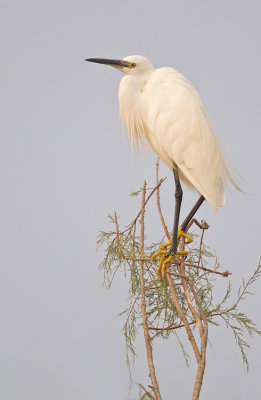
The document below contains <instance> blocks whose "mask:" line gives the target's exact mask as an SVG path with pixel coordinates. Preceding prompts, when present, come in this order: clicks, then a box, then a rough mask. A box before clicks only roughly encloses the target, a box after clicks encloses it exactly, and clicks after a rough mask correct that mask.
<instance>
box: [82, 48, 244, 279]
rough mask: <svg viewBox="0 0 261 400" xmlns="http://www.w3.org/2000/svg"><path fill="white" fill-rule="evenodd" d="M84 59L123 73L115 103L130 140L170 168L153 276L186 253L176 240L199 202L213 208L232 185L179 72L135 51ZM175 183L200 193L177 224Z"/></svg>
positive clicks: (212, 136)
mask: <svg viewBox="0 0 261 400" xmlns="http://www.w3.org/2000/svg"><path fill="white" fill-rule="evenodd" d="M86 61H91V62H94V63H99V64H106V65H110V66H112V67H115V68H117V69H119V70H120V71H122V72H123V73H124V74H125V76H124V77H123V78H122V80H121V82H120V87H119V105H120V114H121V118H122V122H123V125H124V126H125V127H126V129H127V131H128V132H129V134H130V138H131V143H132V145H134V146H136V145H143V144H144V143H145V142H148V143H149V144H150V145H151V147H152V148H153V150H154V151H155V153H156V154H157V155H158V156H159V157H160V159H161V160H162V161H163V162H164V163H165V164H166V165H167V166H168V167H169V168H170V169H171V170H172V171H173V174H174V180H175V185H176V191H175V199H176V201H175V214H174V226H173V233H172V239H171V240H170V241H169V242H168V243H166V244H164V245H163V246H161V247H160V249H159V251H158V253H156V254H155V255H154V256H160V265H159V276H161V275H162V274H163V275H164V274H165V268H166V264H167V263H168V262H170V261H171V259H172V257H173V256H175V255H186V254H187V253H186V252H179V251H177V246H178V242H179V239H180V237H182V236H184V237H186V238H187V240H188V242H191V241H192V239H191V238H190V237H189V236H188V235H187V234H185V230H186V228H187V225H188V224H189V222H190V220H191V219H192V217H193V216H194V214H195V213H196V212H197V210H198V209H199V207H200V205H201V204H202V203H203V201H204V200H206V201H207V202H208V203H209V204H210V206H211V207H212V208H213V209H214V210H215V211H217V209H218V207H222V206H224V204H225V192H224V188H225V185H226V182H227V181H230V182H231V183H232V184H233V185H234V186H235V187H237V186H236V184H235V182H234V180H233V179H232V176H231V174H230V172H229V168H228V165H227V162H226V159H225V156H224V152H223V150H222V147H221V145H220V143H219V140H218V138H217V136H216V134H215V132H214V131H213V128H212V126H211V124H210V122H209V119H208V116H207V113H206V111H205V109H204V106H203V104H202V101H201V99H200V97H199V95H198V93H197V92H196V90H195V89H194V88H193V87H192V86H191V84H190V83H189V81H188V80H187V79H186V78H185V77H184V76H183V75H182V74H180V73H179V72H178V71H176V70H175V69H173V68H158V69H154V67H153V65H152V64H151V62H150V61H149V60H148V59H147V58H146V57H143V56H138V55H137V56H129V57H125V58H123V59H122V60H110V59H103V58H89V59H87V60H86ZM180 181H182V182H184V183H185V184H186V185H187V186H189V187H191V188H194V189H196V190H197V191H198V193H199V194H200V197H199V200H198V201H197V203H196V204H195V206H194V207H193V208H192V210H191V212H190V213H189V215H188V216H187V218H186V219H185V220H184V222H183V223H182V224H181V226H180V228H178V226H179V215H180V207H181V202H182V193H183V192H182V187H181V184H180ZM168 246H170V249H169V251H167V250H166V248H167V247H168Z"/></svg>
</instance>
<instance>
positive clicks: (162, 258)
mask: <svg viewBox="0 0 261 400" xmlns="http://www.w3.org/2000/svg"><path fill="white" fill-rule="evenodd" d="M181 237H185V238H186V239H187V243H191V242H193V239H192V238H191V237H190V236H189V235H187V234H186V233H185V232H183V230H182V229H181V227H180V228H179V229H178V234H177V245H179V241H180V238H181ZM171 243H172V239H169V240H168V242H167V243H164V244H163V245H161V246H160V248H159V250H158V251H157V252H156V253H155V254H153V256H152V259H153V260H154V259H155V258H156V257H159V266H158V277H159V279H162V277H165V276H166V266H167V264H168V263H169V262H171V260H172V259H173V258H174V257H176V256H187V255H188V252H187V251H176V253H174V254H169V251H168V250H165V249H166V248H167V247H168V246H170V245H171Z"/></svg>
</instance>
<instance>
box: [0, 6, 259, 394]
mask: <svg viewBox="0 0 261 400" xmlns="http://www.w3.org/2000/svg"><path fill="white" fill-rule="evenodd" d="M0 37H1V39H0V40H1V42H0V46H1V47H0V50H1V53H0V54H1V65H0V69H1V78H0V79H1V99H0V101H1V104H0V107H1V120H0V121H1V122H0V124H1V146H0V163H1V168H0V174H1V185H0V190H1V196H0V202H1V208H0V213H1V217H0V218H1V224H0V235H1V254H0V258H1V262H0V268H1V280H0V281H1V282H0V318H1V329H0V360H1V361H0V397H1V398H2V399H5V400H18V399H19V400H23V399H26V400H35V399H37V400H46V399H48V400H59V399H62V400H69V399H77V400H82V399H97V400H99V399H104V398H105V396H106V398H108V399H126V398H127V397H128V383H129V381H128V371H127V369H126V368H125V354H124V352H125V346H124V339H123V336H122V334H121V332H120V330H121V327H122V321H121V320H120V319H119V318H116V317H115V316H116V314H118V313H119V312H120V311H121V310H122V309H124V307H125V306H126V299H127V287H126V283H125V280H124V278H123V276H121V277H119V278H117V280H116V282H115V285H114V287H113V290H111V291H110V292H106V291H105V290H104V289H102V288H101V283H102V274H101V273H99V272H98V271H97V265H98V263H99V261H100V260H101V257H102V253H98V254H97V253H96V237H97V234H98V232H99V230H101V229H107V228H108V224H107V220H106V215H107V214H108V213H109V212H113V211H114V210H117V211H118V212H119V214H120V215H121V220H122V223H123V224H124V223H127V222H129V220H130V219H131V218H132V216H133V215H134V213H135V211H136V208H137V203H136V202H135V201H134V200H131V199H129V197H128V196H129V193H130V191H132V190H135V189H137V188H138V187H140V186H141V185H142V182H143V179H144V178H146V179H147V180H148V182H150V183H153V182H154V173H155V166H154V165H155V156H154V155H153V154H151V155H150V154H149V155H148V156H146V157H144V156H133V155H132V154H131V151H130V145H129V142H128V140H126V137H124V135H122V133H121V124H120V119H119V110H118V104H117V91H118V84H119V82H120V79H121V74H120V72H118V71H116V70H114V69H112V68H109V67H105V66H100V65H95V64H87V63H86V62H84V59H85V58H87V57H104V58H106V57H108V58H121V57H124V56H127V55H132V54H142V55H145V56H147V57H148V58H150V60H151V61H152V63H153V64H154V66H155V67H160V66H173V67H175V68H176V69H178V70H179V71H181V72H183V73H184V74H185V75H186V76H187V78H188V79H189V80H190V81H191V82H192V84H193V85H194V86H195V87H196V89H197V90H198V91H199V93H200V95H201V97H202V99H203V102H204V104H205V106H206V108H207V110H208V112H209V115H210V118H211V120H212V123H213V125H214V127H215V129H216V131H217V133H218V136H219V137H220V139H221V141H222V143H223V145H224V147H225V149H226V151H227V153H228V155H229V157H230V159H231V161H232V163H233V164H234V166H235V168H236V169H237V171H238V173H239V174H240V175H241V176H242V177H243V178H244V181H245V182H243V183H242V185H243V187H244V189H245V190H246V191H247V192H248V193H249V194H248V195H243V194H241V193H239V192H235V191H233V190H231V192H229V193H228V198H227V205H226V207H225V208H224V209H222V210H220V211H219V212H218V213H217V214H215V213H214V212H213V211H212V210H211V208H210V207H209V206H208V205H207V204H205V205H204V206H203V207H202V209H201V210H200V211H199V213H198V218H205V219H206V220H207V221H208V223H209V224H210V225H211V230H210V231H209V232H208V235H207V242H208V244H209V245H211V246H212V247H214V248H215V249H216V252H217V254H218V255H219V258H220V262H221V263H222V265H223V266H224V269H229V270H231V271H232V272H233V276H232V280H233V286H234V287H235V288H236V287H237V286H238V285H239V283H240V282H241V279H242V277H243V276H245V277H248V276H249V274H251V272H252V271H253V270H254V268H255V267H256V265H257V262H258V258H259V255H260V238H259V231H260V230H259V225H260V218H259V215H260V211H259V208H260V203H261V189H260V161H259V160H260V150H261V149H260V126H261V113H260V106H261V102H260V93H261V92H260V71H261V65H260V64H261V62H260V61H261V58H260V2H258V1H257V0H256V1H253V0H250V1H247V2H246V1H242V0H240V1H224V0H222V1H219V2H213V1H212V2H209V1H201V0H199V1H196V2H194V1H182V2H178V1H173V0H169V1H161V2H152V1H137V0H132V1H131V2H123V1H104V0H103V1H96V2H91V1H86V0H85V1H77V0H76V1H57V0H56V1H38V2H35V1H26V0H25V1H23V2H21V1H10V0H8V1H5V0H1V12H0ZM161 175H162V176H165V175H168V180H167V183H166V185H165V188H166V189H164V195H163V201H164V207H165V214H166V215H167V220H168V221H170V222H169V224H170V223H172V219H173V200H174V197H173V194H174V188H173V178H172V176H171V174H170V172H169V171H168V170H167V168H166V167H165V166H161ZM195 199H196V197H195V194H193V193H191V192H189V191H187V190H185V194H184V203H183V208H182V216H184V215H185V214H186V212H187V210H188V209H189V207H191V205H192V204H193V202H194V201H195ZM220 285H221V286H222V283H220ZM259 287H260V283H258V284H256V286H255V293H256V295H255V296H254V297H251V298H250V299H249V300H248V301H247V302H245V304H243V307H242V308H243V310H244V311H246V312H247V313H248V314H249V315H250V316H251V317H252V318H253V319H254V320H255V321H256V322H257V323H259V326H260V325H261V317H260V306H259V304H260V300H261V295H260V290H259ZM210 341H211V343H212V345H213V347H210V346H209V348H208V362H207V370H206V375H205V381H204V386H203V389H202V395H201V399H202V400H206V399H213V400H215V399H220V398H224V399H246V398H251V399H253V400H254V399H259V398H260V393H261V389H260V388H261V386H260V370H261V361H260V359H261V357H260V350H261V345H260V339H259V338H255V339H254V340H251V341H250V343H251V346H252V349H251V350H250V351H249V352H248V355H249V360H250V372H249V374H246V372H245V370H244V368H243V366H242V362H241V357H240V353H239V350H238V348H237V347H236V345H235V343H234V339H233V337H232V333H231V332H230V331H228V330H226V329H225V328H220V329H214V330H213V329H211V332H210ZM187 348H188V349H189V346H187ZM138 349H140V354H139V357H138V358H137V362H136V368H135V371H134V378H135V379H137V380H139V381H141V382H143V383H147V382H148V379H147V376H148V371H147V366H146V363H145V359H144V357H145V354H144V349H143V341H142V338H139V340H138ZM155 352H156V360H157V361H158V366H159V372H158V375H159V382H160V387H161V388H162V394H163V397H164V399H171V398H174V397H175V398H179V399H181V400H182V399H184V400H185V399H188V398H189V397H190V394H191V390H192V382H193V379H194V373H195V371H194V370H193V367H191V369H190V370H188V369H186V367H185V363H184V361H183V359H182V355H181V352H180V350H179V348H178V346H177V344H176V343H175V341H174V340H171V341H170V342H169V343H167V342H165V343H163V344H162V345H157V346H155ZM192 366H193V364H192ZM183 384H184V385H183ZM174 393H175V396H174Z"/></svg>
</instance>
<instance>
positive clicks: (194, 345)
mask: <svg viewBox="0 0 261 400" xmlns="http://www.w3.org/2000/svg"><path fill="white" fill-rule="evenodd" d="M166 272H170V271H169V264H168V266H167V268H166ZM166 277H167V281H168V284H169V289H170V293H171V300H172V302H173V304H174V306H175V307H176V309H177V311H178V313H179V316H180V319H181V320H182V322H183V324H184V326H185V328H186V332H187V335H188V339H189V341H190V343H191V345H192V348H193V350H194V353H195V356H196V359H197V361H198V362H200V358H201V357H200V353H199V350H198V346H197V343H196V341H195V338H194V335H193V333H192V330H191V329H190V326H189V323H188V320H187V318H186V315H185V313H184V311H183V310H182V308H181V305H180V304H179V301H178V298H177V295H176V290H175V287H174V284H173V282H172V278H171V276H170V274H166Z"/></svg>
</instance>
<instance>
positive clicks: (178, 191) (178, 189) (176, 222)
mask: <svg viewBox="0 0 261 400" xmlns="http://www.w3.org/2000/svg"><path fill="white" fill-rule="evenodd" d="M173 174H174V179H175V185H176V190H175V199H176V202H175V214H174V225H173V233H172V243H171V247H170V250H169V254H174V253H176V251H177V234H178V227H179V214H180V207H181V202H182V195H183V191H182V187H181V184H180V180H179V174H178V171H177V169H174V168H173Z"/></svg>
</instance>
